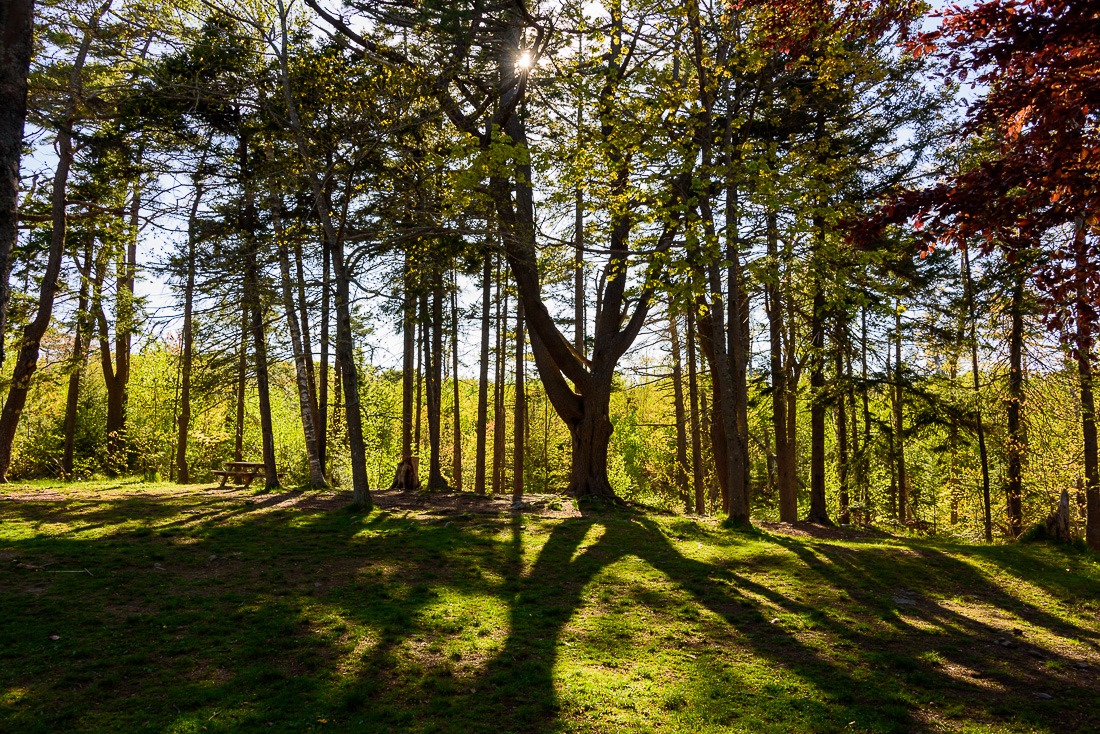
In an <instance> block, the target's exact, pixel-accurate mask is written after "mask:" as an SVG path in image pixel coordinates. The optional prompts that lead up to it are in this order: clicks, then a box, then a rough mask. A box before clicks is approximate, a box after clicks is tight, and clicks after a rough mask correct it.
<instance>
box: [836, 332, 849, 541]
mask: <svg viewBox="0 0 1100 734" xmlns="http://www.w3.org/2000/svg"><path fill="white" fill-rule="evenodd" d="M846 331H847V326H846V324H845V323H844V319H843V318H842V317H839V316H838V317H837V322H836V338H835V339H834V340H833V353H834V355H835V359H836V380H835V384H836V387H837V389H836V437H837V444H836V445H837V474H838V475H839V477H838V478H839V480H840V487H839V504H840V510H839V512H838V513H837V514H838V517H839V519H840V524H841V525H847V524H849V523H850V522H851V521H852V516H851V512H850V511H849V509H848V500H849V498H848V473H849V472H848V469H849V466H848V410H847V405H846V404H845V397H846V395H845V390H844V387H845V386H846V385H847V384H848V379H847V376H846V375H845V373H844V352H845V351H846V346H847V343H846V340H845V338H844V335H845V333H846Z"/></svg>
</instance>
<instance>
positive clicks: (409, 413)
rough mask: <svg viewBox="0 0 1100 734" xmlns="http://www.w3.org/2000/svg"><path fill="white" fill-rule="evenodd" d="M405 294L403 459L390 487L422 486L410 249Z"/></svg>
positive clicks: (403, 332) (415, 329) (407, 256)
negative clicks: (417, 452)
mask: <svg viewBox="0 0 1100 734" xmlns="http://www.w3.org/2000/svg"><path fill="white" fill-rule="evenodd" d="M403 280H404V294H403V295H402V299H403V303H402V315H401V332H402V357H401V365H402V372H401V461H400V462H399V463H398V465H397V471H396V472H395V473H394V478H393V484H391V485H390V489H396V490H402V491H404V490H416V489H420V477H419V464H418V460H417V458H418V457H416V456H415V455H414V451H413V425H414V423H415V422H416V421H415V419H414V417H413V410H415V409H418V408H419V403H418V402H417V401H416V400H415V393H416V386H417V372H418V366H417V357H418V351H417V340H416V331H417V323H416V322H417V319H416V295H415V294H414V292H413V290H414V289H413V265H412V259H411V256H410V254H409V253H407V252H406V253H405V266H404V274H403Z"/></svg>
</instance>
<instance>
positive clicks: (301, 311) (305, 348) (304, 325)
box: [287, 238, 328, 486]
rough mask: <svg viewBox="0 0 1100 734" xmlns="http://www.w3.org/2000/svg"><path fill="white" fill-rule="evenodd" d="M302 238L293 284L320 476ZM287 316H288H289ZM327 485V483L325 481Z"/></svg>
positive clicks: (296, 253) (318, 417)
mask: <svg viewBox="0 0 1100 734" xmlns="http://www.w3.org/2000/svg"><path fill="white" fill-rule="evenodd" d="M303 259H304V258H303V254H302V240H301V239H300V238H296V239H295V242H294V285H295V288H296V289H297V296H298V319H299V321H300V323H301V332H302V358H303V360H304V361H305V364H306V388H307V390H306V399H307V400H308V401H309V415H310V418H311V419H312V421H313V437H314V442H315V443H316V445H317V449H318V451H317V461H318V463H319V464H320V465H321V478H322V479H324V475H325V462H324V460H323V459H322V458H321V452H320V442H319V437H318V435H317V432H318V426H319V425H320V422H321V415H320V413H321V409H320V406H319V405H318V403H317V372H316V370H315V369H314V365H313V332H312V331H311V329H310V324H309V301H308V300H307V298H306V273H305V263H304V262H303ZM287 318H290V317H289V316H288V317H287ZM325 486H328V483H327V482H326V483H325Z"/></svg>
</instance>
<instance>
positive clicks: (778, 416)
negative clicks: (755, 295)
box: [764, 212, 798, 522]
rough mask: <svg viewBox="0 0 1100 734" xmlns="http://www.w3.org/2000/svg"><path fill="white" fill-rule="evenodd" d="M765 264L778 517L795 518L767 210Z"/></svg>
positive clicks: (773, 241) (776, 270)
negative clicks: (768, 269)
mask: <svg viewBox="0 0 1100 734" xmlns="http://www.w3.org/2000/svg"><path fill="white" fill-rule="evenodd" d="M767 228H768V231H767V237H768V264H769V265H770V266H771V267H772V268H773V271H772V273H771V274H770V275H769V276H768V280H767V284H766V286H765V291H764V294H765V302H764V306H765V311H766V312H767V316H768V334H769V338H770V342H771V373H772V396H771V397H772V426H773V429H774V433H775V464H776V482H777V484H778V489H779V519H780V520H781V521H782V522H795V521H797V520H798V486H797V484H796V482H795V466H794V451H793V447H792V446H791V444H790V442H789V441H788V440H787V438H788V437H787V394H788V392H789V388H788V376H787V370H786V367H785V366H784V361H783V305H782V302H781V300H780V279H781V276H780V263H779V251H778V231H777V229H778V228H777V226H776V215H775V212H768V221H767Z"/></svg>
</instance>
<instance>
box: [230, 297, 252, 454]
mask: <svg viewBox="0 0 1100 734" xmlns="http://www.w3.org/2000/svg"><path fill="white" fill-rule="evenodd" d="M248 324H249V320H248V303H247V299H242V300H241V343H240V345H239V349H240V352H239V353H238V355H237V430H236V436H235V441H234V445H233V460H234V461H244V458H243V457H244V396H245V389H246V388H247V387H248Z"/></svg>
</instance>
